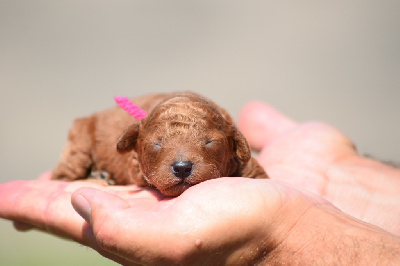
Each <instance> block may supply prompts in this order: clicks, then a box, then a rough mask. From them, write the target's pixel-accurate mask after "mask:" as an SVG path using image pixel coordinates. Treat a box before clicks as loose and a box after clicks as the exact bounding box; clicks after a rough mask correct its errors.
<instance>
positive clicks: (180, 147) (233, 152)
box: [52, 92, 268, 196]
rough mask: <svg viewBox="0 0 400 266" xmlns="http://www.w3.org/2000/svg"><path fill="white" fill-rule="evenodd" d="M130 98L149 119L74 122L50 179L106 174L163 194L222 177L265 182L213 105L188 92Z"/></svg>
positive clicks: (114, 112) (113, 114) (100, 117)
mask: <svg viewBox="0 0 400 266" xmlns="http://www.w3.org/2000/svg"><path fill="white" fill-rule="evenodd" d="M132 101H133V102H134V103H135V104H136V105H138V106H140V107H141V108H143V109H145V110H146V111H147V112H148V116H147V117H146V118H145V119H143V120H141V121H137V120H136V119H134V118H132V117H131V116H130V115H129V114H128V113H126V112H125V111H124V110H122V109H121V108H119V107H115V108H112V109H109V110H106V111H103V112H99V113H96V114H94V115H92V116H90V117H87V118H81V119H77V120H76V121H75V122H74V124H73V126H72V128H71V130H70V132H69V136H68V142H67V145H66V147H65V148H64V151H63V154H62V156H61V159H60V161H59V163H58V165H57V167H56V168H55V169H54V171H53V176H52V178H53V179H63V180H76V179H84V178H87V177H88V176H90V173H91V172H92V173H93V172H94V171H97V172H99V173H100V172H101V173H102V172H106V173H107V174H106V175H103V174H102V175H100V176H102V177H107V179H108V181H109V183H115V184H117V185H125V184H132V183H134V184H137V185H139V186H152V187H155V188H157V189H158V190H159V191H160V192H161V193H163V194H164V195H166V196H178V195H180V194H181V193H182V192H183V191H185V190H186V189H187V188H189V187H190V186H192V185H195V184H197V183H200V182H203V181H205V180H208V179H212V178H218V177H222V176H243V177H250V178H268V176H267V174H266V173H265V172H264V170H263V168H262V167H261V166H259V164H258V163H257V161H256V160H255V159H254V158H252V157H251V152H250V149H249V146H248V144H247V141H246V139H245V138H244V137H243V135H242V134H241V133H240V132H239V130H238V129H237V128H236V126H235V125H234V123H233V119H232V118H231V117H230V116H229V114H228V113H227V112H226V111H225V110H224V109H222V108H220V107H219V106H217V105H216V104H215V103H213V102H212V101H210V100H208V99H205V98H204V97H202V96H200V95H197V94H194V93H190V92H187V93H170V94H151V95H145V96H143V97H140V98H134V99H132ZM121 133H122V134H121Z"/></svg>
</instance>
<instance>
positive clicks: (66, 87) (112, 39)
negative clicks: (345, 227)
mask: <svg viewBox="0 0 400 266" xmlns="http://www.w3.org/2000/svg"><path fill="white" fill-rule="evenodd" d="M399 12H400V2H399V1H396V0H389V1H372V0H364V1H343V0H339V1H330V2H328V1H307V0H306V1H208V0H207V1H184V0H175V1H136V0H131V1H119V0H113V1H103V0H98V1H81V0H79V1H78V0H72V1H64V0H61V1H52V0H48V1H44V0H38V1H27V0H18V1H15V0H1V1H0V92H1V97H0V124H1V130H0V147H1V149H0V158H1V161H0V162H1V171H2V175H1V177H0V182H6V181H10V180H14V179H33V178H35V177H37V176H38V175H39V174H40V173H41V172H43V171H45V170H49V169H51V168H52V167H53V166H54V165H55V163H56V161H57V159H58V156H59V154H60V151H61V149H62V147H63V145H64V143H65V140H66V135H67V130H68V128H69V126H70V125H71V122H72V120H73V119H74V118H76V117H79V116H83V115H87V114H90V113H92V112H93V111H96V110H101V109H104V108H107V107H110V106H113V105H114V102H113V96H114V95H117V94H118V95H126V96H134V95H141V94H145V93H148V92H158V91H160V92H161V91H176V90H192V91H195V92H199V93H201V94H204V95H206V96H208V97H209V98H211V99H213V100H215V101H216V102H217V103H219V104H220V105H222V106H223V107H225V108H226V109H228V110H229V111H230V112H231V113H232V114H233V115H234V116H235V117H237V116H238V114H239V112H240V109H241V107H242V106H243V105H244V104H245V103H246V102H248V101H250V100H254V99H258V100H262V101H265V102H268V103H269V104H271V105H272V106H274V107H276V108H277V109H279V110H280V111H282V112H283V113H285V114H287V115H289V116H291V117H293V118H294V119H296V120H298V121H306V120H321V121H325V122H327V123H330V124H333V125H334V126H336V127H338V128H339V129H340V130H342V131H343V132H344V133H346V134H347V135H348V136H349V137H350V138H351V139H352V140H353V141H354V142H355V143H356V145H357V146H358V148H359V150H360V152H362V153H368V154H372V155H374V156H376V157H378V158H380V159H383V160H392V161H400V151H399V147H400V141H399V137H400V124H399V111H400V107H399V99H400V88H399V84H400V16H399ZM304 152H307V151H304ZM0 200H1V195H0ZM0 234H1V237H0V264H1V265H56V264H57V265H87V264H94V263H96V265H112V264H113V263H112V262H110V261H108V260H106V259H102V258H101V257H100V256H98V255H97V254H95V253H94V252H91V251H90V250H89V249H87V248H85V247H81V246H79V245H77V244H75V243H70V242H66V241H64V240H60V239H58V238H56V237H53V236H48V235H45V234H42V233H37V232H29V233H17V232H15V231H14V230H13V228H12V226H11V224H10V223H9V222H7V221H4V220H2V221H0Z"/></svg>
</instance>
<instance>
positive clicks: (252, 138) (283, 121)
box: [238, 102, 297, 150]
mask: <svg viewBox="0 0 400 266" xmlns="http://www.w3.org/2000/svg"><path fill="white" fill-rule="evenodd" d="M296 124H297V123H296V122H294V121H293V120H291V119H290V118H288V117H286V116H284V115H283V114H281V113H279V112H278V111H277V110H275V109H274V108H272V107H270V106H268V105H267V104H264V103H262V102H251V103H248V104H247V105H245V106H244V107H243V109H242V112H241V114H240V116H239V123H238V125H239V128H240V131H241V132H242V133H243V135H244V136H245V137H246V138H247V140H248V142H249V145H250V146H251V147H252V148H253V149H255V150H261V149H262V147H264V146H265V145H267V144H268V142H270V141H271V140H273V139H274V138H276V137H277V136H279V135H281V134H282V133H284V132H286V131H288V130H290V129H291V128H293V127H294V126H296Z"/></svg>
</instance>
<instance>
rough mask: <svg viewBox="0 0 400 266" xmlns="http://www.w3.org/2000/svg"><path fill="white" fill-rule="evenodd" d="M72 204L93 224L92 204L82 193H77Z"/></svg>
mask: <svg viewBox="0 0 400 266" xmlns="http://www.w3.org/2000/svg"><path fill="white" fill-rule="evenodd" d="M71 203H72V206H73V207H74V209H75V211H76V212H77V213H78V214H79V215H80V216H81V217H82V218H83V219H85V221H86V222H88V223H89V224H91V221H90V217H91V214H92V206H90V204H89V202H88V201H87V199H85V198H84V197H83V196H81V195H76V196H75V197H72V199H71Z"/></svg>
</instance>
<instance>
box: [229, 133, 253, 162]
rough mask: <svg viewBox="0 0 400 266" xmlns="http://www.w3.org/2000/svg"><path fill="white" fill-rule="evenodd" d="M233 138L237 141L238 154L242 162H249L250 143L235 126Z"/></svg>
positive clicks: (236, 150) (236, 149)
mask: <svg viewBox="0 0 400 266" xmlns="http://www.w3.org/2000/svg"><path fill="white" fill-rule="evenodd" d="M233 140H234V142H235V152H236V156H237V157H238V159H239V160H240V161H241V162H242V163H247V162H248V161H249V160H250V158H251V151H250V147H249V144H248V143H247V140H246V139H245V137H244V136H243V135H242V133H240V131H239V130H238V129H237V128H236V127H235V126H233Z"/></svg>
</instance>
